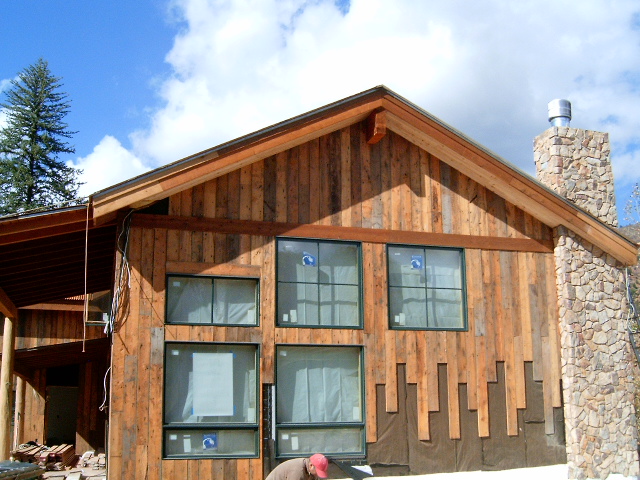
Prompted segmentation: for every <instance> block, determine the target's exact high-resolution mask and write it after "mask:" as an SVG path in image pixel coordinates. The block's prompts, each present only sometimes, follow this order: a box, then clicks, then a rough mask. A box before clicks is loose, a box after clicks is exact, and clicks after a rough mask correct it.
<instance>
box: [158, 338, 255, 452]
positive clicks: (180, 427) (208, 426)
mask: <svg viewBox="0 0 640 480" xmlns="http://www.w3.org/2000/svg"><path fill="white" fill-rule="evenodd" d="M176 345H179V346H187V345H193V346H198V347H202V346H215V347H231V348H233V347H253V348H254V358H255V364H254V365H255V371H256V374H255V377H256V378H255V387H254V389H255V395H256V398H255V405H256V407H255V409H256V411H255V421H254V422H246V423H239V422H235V423H231V422H230V423H221V422H201V423H189V422H182V423H178V422H174V423H171V424H169V423H166V417H165V415H166V406H167V384H166V383H167V359H168V357H169V355H168V351H169V349H170V348H171V347H172V346H176ZM260 347H261V346H260V344H259V343H241V342H235V343H228V342H191V341H168V342H165V343H164V351H163V353H164V359H163V373H162V458H163V459H164V460H178V459H189V460H201V459H233V458H236V459H237V458H260V425H261V411H262V405H261V403H260V399H261V396H260V395H261V383H260V355H261V352H260ZM185 430H188V431H190V432H196V433H197V432H212V433H213V432H220V431H249V432H253V438H254V442H253V445H254V453H253V454H222V455H213V454H210V455H197V454H185V453H183V454H169V453H167V450H168V448H167V439H166V436H167V433H168V432H171V431H175V432H180V431H185Z"/></svg>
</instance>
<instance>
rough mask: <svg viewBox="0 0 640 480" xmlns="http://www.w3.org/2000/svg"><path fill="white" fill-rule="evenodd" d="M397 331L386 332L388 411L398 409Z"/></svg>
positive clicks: (386, 399)
mask: <svg viewBox="0 0 640 480" xmlns="http://www.w3.org/2000/svg"><path fill="white" fill-rule="evenodd" d="M395 333H396V332H395V331H393V330H387V331H386V332H385V342H384V343H385V369H386V384H385V390H384V391H385V401H386V409H387V412H397V411H398V365H397V363H396V339H395Z"/></svg>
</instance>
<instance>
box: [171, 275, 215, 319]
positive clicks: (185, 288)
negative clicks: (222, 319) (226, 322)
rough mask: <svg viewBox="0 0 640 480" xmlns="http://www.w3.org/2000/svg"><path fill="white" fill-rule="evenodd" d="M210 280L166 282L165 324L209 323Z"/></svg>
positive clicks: (172, 277)
mask: <svg viewBox="0 0 640 480" xmlns="http://www.w3.org/2000/svg"><path fill="white" fill-rule="evenodd" d="M211 297H212V283H211V278H197V277H175V276H171V277H169V278H168V280H167V323H211Z"/></svg>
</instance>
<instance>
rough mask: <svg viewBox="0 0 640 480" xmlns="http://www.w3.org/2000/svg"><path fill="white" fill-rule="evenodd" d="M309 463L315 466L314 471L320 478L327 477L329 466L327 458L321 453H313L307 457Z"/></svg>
mask: <svg viewBox="0 0 640 480" xmlns="http://www.w3.org/2000/svg"><path fill="white" fill-rule="evenodd" d="M309 462H310V463H311V465H313V466H314V467H316V473H317V474H318V477H320V478H327V468H329V460H328V459H327V457H325V456H324V455H322V454H321V453H314V454H313V455H311V458H310V459H309Z"/></svg>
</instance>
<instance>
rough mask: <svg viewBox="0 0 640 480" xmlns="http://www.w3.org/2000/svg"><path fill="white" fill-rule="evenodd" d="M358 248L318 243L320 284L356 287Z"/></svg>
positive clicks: (344, 244) (341, 244)
mask: <svg viewBox="0 0 640 480" xmlns="http://www.w3.org/2000/svg"><path fill="white" fill-rule="evenodd" d="M358 270H359V268H358V246H357V245H354V244H349V243H331V242H326V243H320V278H319V279H318V281H319V282H320V283H341V284H349V285H358Z"/></svg>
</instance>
